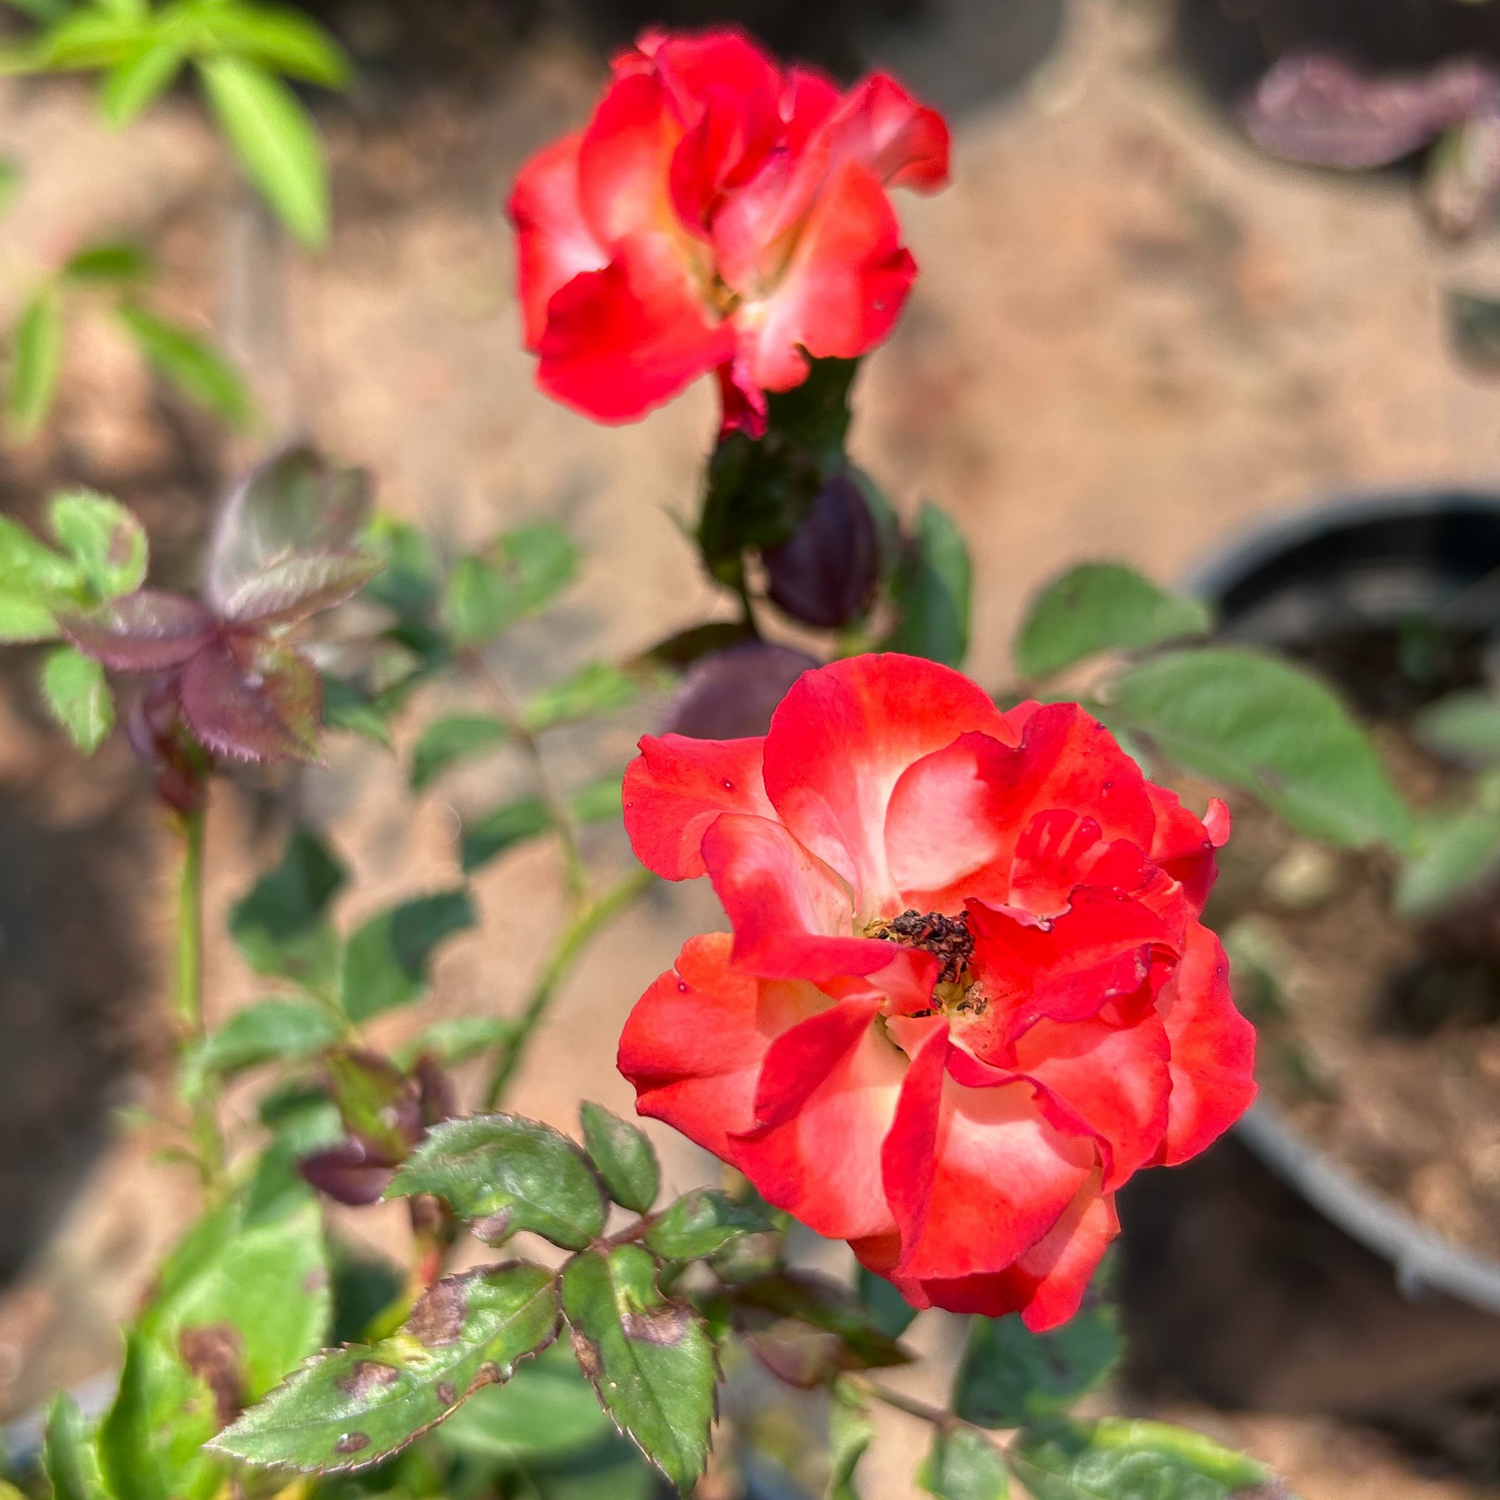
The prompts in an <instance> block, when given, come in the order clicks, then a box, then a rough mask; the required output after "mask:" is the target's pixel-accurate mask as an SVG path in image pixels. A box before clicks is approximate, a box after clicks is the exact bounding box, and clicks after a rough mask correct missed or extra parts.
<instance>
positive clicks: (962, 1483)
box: [917, 1427, 1010, 1500]
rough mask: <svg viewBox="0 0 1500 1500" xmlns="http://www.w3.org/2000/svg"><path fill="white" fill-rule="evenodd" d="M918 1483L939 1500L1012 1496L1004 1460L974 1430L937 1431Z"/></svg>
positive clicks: (996, 1499) (1003, 1499)
mask: <svg viewBox="0 0 1500 1500" xmlns="http://www.w3.org/2000/svg"><path fill="white" fill-rule="evenodd" d="M917 1483H918V1485H920V1486H921V1488H922V1489H924V1490H926V1491H927V1493H928V1494H929V1495H936V1496H937V1497H938V1500H1007V1496H1008V1495H1009V1494H1010V1479H1009V1477H1008V1476H1007V1474H1006V1472H1005V1460H1004V1459H1003V1458H1001V1456H1000V1454H999V1452H998V1451H997V1450H996V1448H995V1446H994V1444H993V1443H991V1442H989V1441H988V1440H986V1439H985V1438H984V1437H983V1436H981V1435H980V1434H979V1433H977V1432H975V1431H974V1429H973V1428H972V1427H953V1428H948V1429H944V1428H941V1427H940V1428H938V1430H937V1431H936V1432H935V1433H934V1434H933V1438H932V1447H931V1448H930V1449H929V1450H928V1454H927V1457H926V1458H924V1459H923V1460H922V1467H921V1468H920V1469H918V1470H917Z"/></svg>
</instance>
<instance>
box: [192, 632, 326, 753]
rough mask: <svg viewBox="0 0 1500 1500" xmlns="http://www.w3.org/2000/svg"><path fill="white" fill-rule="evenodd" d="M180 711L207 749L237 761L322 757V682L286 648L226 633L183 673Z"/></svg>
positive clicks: (302, 658)
mask: <svg viewBox="0 0 1500 1500" xmlns="http://www.w3.org/2000/svg"><path fill="white" fill-rule="evenodd" d="M181 693H182V712H183V715H184V717H185V718H186V719H187V721H188V724H189V726H190V727H191V728H192V731H193V733H194V734H195V735H197V736H198V738H199V739H200V740H201V741H202V742H203V744H204V745H206V746H207V747H208V748H209V749H210V750H213V751H215V752H217V753H218V754H221V755H233V756H236V757H238V758H239V759H241V760H296V761H306V762H310V763H312V764H314V765H317V764H320V763H321V761H322V758H323V752H322V741H321V737H320V730H321V726H322V722H323V682H322V679H321V678H320V677H319V676H318V673H317V670H316V669H315V668H314V667H313V665H312V663H311V662H309V661H308V659H307V658H306V657H305V656H303V655H302V653H301V652H300V651H294V650H292V648H291V647H290V646H282V645H278V644H276V643H274V642H271V641H264V640H260V639H258V638H257V637H255V636H248V635H238V634H234V633H232V632H225V633H224V634H223V635H221V636H219V637H218V639H216V640H215V641H213V642H212V643H211V644H210V645H209V646H207V647H205V648H204V649H203V650H201V651H199V652H198V654H197V655H196V656H194V657H193V659H192V660H191V661H190V662H189V663H188V664H187V666H186V667H185V668H184V670H183V673H182V690H181Z"/></svg>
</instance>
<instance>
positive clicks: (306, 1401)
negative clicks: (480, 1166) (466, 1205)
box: [213, 1262, 558, 1472]
mask: <svg viewBox="0 0 1500 1500" xmlns="http://www.w3.org/2000/svg"><path fill="white" fill-rule="evenodd" d="M557 1323H558V1307H557V1288H556V1284H555V1276H554V1274H553V1273H552V1272H550V1271H547V1270H544V1269H543V1268H542V1267H540V1266H531V1265H525V1264H522V1263H519V1262H513V1263H511V1264H508V1265H503V1266H491V1267H486V1268H483V1269H481V1270H477V1271H470V1272H467V1273H465V1274H464V1275H461V1276H450V1277H447V1278H446V1279H444V1280H442V1281H439V1282H437V1283H436V1284H435V1285H434V1286H433V1287H431V1288H430V1289H429V1290H428V1291H427V1292H426V1293H425V1294H424V1296H423V1297H422V1300H421V1301H420V1302H418V1303H417V1305H416V1307H415V1309H414V1310H413V1312H412V1315H411V1317H410V1318H409V1319H408V1320H407V1322H406V1323H405V1325H404V1326H403V1327H402V1328H401V1329H400V1331H399V1332H397V1333H394V1334H392V1335H391V1336H390V1337H389V1338H386V1339H382V1340H381V1341H380V1342H379V1343H375V1344H367V1345H360V1344H356V1345H354V1346H352V1347H348V1348H344V1349H338V1350H332V1351H330V1352H328V1353H325V1354H323V1355H321V1356H320V1357H319V1358H317V1359H316V1360H314V1361H313V1362H312V1363H310V1364H309V1365H308V1366H307V1367H306V1368H304V1369H302V1370H299V1371H298V1372H297V1374H296V1375H295V1376H293V1377H292V1379H291V1380H289V1381H288V1382H287V1383H286V1384H285V1385H284V1386H282V1387H281V1388H280V1389H279V1390H278V1391H276V1392H275V1393H274V1394H273V1395H272V1396H271V1398H270V1399H269V1400H268V1401H265V1402H263V1403H262V1404H261V1405H260V1406H257V1407H255V1408H253V1409H252V1410H251V1411H248V1412H246V1413H245V1415H244V1416H243V1417H241V1418H240V1419H239V1421H238V1422H236V1423H235V1424H234V1426H232V1427H231V1428H229V1429H228V1430H227V1431H225V1432H223V1433H220V1434H219V1436H218V1437H217V1438H216V1439H215V1440H214V1443H213V1446H214V1448H215V1449H217V1450H218V1451H220V1452H223V1453H228V1454H231V1455H233V1456H234V1457H236V1458H241V1459H245V1460H248V1461H249V1462H251V1463H256V1464H273V1465H277V1466H279V1467H285V1468H292V1469H301V1470H304V1471H310V1470H322V1471H324V1472H329V1471H334V1472H336V1471H340V1470H345V1469H355V1468H363V1467H365V1466H367V1465H369V1464H374V1463H379V1462H380V1461H381V1460H382V1459H384V1458H387V1457H389V1456H390V1455H391V1454H392V1453H395V1452H396V1451H397V1450H399V1449H400V1448H402V1447H404V1446H405V1445H406V1444H407V1443H409V1442H411V1441H412V1439H413V1438H415V1437H417V1436H419V1435H420V1434H421V1433H423V1432H426V1431H427V1430H428V1429H429V1428H431V1427H433V1426H435V1425H436V1424H437V1423H438V1422H441V1421H442V1420H443V1418H444V1417H445V1416H447V1415H448V1413H449V1412H451V1411H452V1410H453V1409H454V1408H455V1407H456V1406H458V1404H459V1403H460V1402H462V1401H463V1400H464V1399H465V1398H467V1397H468V1396H469V1395H471V1394H472V1393H473V1392H474V1391H476V1390H479V1389H480V1388H482V1387H483V1386H486V1385H494V1384H499V1383H501V1382H504V1381H506V1380H508V1379H509V1378H510V1376H511V1374H512V1372H513V1371H514V1369H515V1366H516V1362H517V1361H518V1360H520V1359H523V1358H525V1357H526V1356H527V1355H529V1354H532V1353H534V1352H535V1351H536V1350H537V1349H539V1348H542V1347H544V1346H545V1345H547V1344H549V1343H551V1341H552V1340H553V1338H554V1337H555V1336H556V1332H557Z"/></svg>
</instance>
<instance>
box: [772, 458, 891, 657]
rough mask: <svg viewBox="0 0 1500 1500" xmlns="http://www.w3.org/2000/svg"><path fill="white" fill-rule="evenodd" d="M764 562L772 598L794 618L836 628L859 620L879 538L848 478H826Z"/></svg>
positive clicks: (871, 587) (876, 568) (870, 588)
mask: <svg viewBox="0 0 1500 1500" xmlns="http://www.w3.org/2000/svg"><path fill="white" fill-rule="evenodd" d="M763 558H764V561H765V565H766V574H767V576H768V578H769V580H770V589H769V593H770V595H771V598H772V600H773V601H774V602H775V603H776V604H777V605H778V606H779V607H780V608H781V609H783V610H785V612H786V613H787V614H789V615H790V616H791V617H792V618H793V619H794V620H800V621H801V622H802V623H803V624H804V625H815V626H817V627H819V628H820V629H823V630H835V629H837V628H838V627H839V626H840V625H847V624H848V623H849V622H850V621H851V620H857V619H859V617H860V616H861V615H863V614H864V612H865V611H866V610H867V609H868V608H869V605H870V596H871V594H873V593H874V591H875V583H876V579H877V577H878V576H879V572H880V539H879V537H878V536H877V534H876V531H875V518H874V517H873V516H872V515H871V514H870V507H869V505H868V503H867V502H866V500H865V497H864V494H863V493H862V491H861V490H860V487H859V485H858V484H856V483H855V481H854V479H853V477H852V476H851V475H849V474H848V473H840V474H835V475H834V476H833V478H832V479H830V480H828V482H827V483H826V484H824V486H823V488H822V489H821V490H819V491H818V497H817V499H816V500H814V501H813V507H812V509H811V510H810V511H809V512H808V513H807V519H806V520H805V521H803V523H802V525H801V526H799V527H798V528H797V530H796V532H795V533H794V534H793V536H792V537H791V539H790V540H789V541H785V542H783V543H782V544H781V545H780V546H779V547H771V548H768V549H767V551H766V552H765V553H764V554H763Z"/></svg>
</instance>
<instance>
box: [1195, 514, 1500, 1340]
mask: <svg viewBox="0 0 1500 1500" xmlns="http://www.w3.org/2000/svg"><path fill="white" fill-rule="evenodd" d="M1186 583H1187V587H1188V588H1189V589H1190V590H1191V591H1192V592H1195V593H1198V594H1199V595H1201V596H1202V597H1204V598H1206V599H1208V600H1209V601H1211V602H1212V603H1213V604H1214V605H1215V606H1216V608H1217V609H1218V611H1219V613H1220V616H1221V619H1222V621H1223V633H1224V635H1225V636H1227V637H1229V638H1231V639H1235V640H1242V641H1248V642H1253V643H1256V644H1260V645H1266V646H1272V647H1277V648H1282V649H1289V650H1292V651H1295V652H1298V653H1299V654H1309V655H1312V656H1313V657H1314V658H1316V655H1317V647H1318V643H1319V641H1320V640H1323V639H1327V638H1329V637H1331V636H1335V635H1339V634H1342V633H1344V632H1346V631H1350V630H1357V629H1359V628H1360V627H1369V626H1382V627H1390V626H1396V625H1399V624H1400V623H1401V622H1402V621H1403V620H1405V619H1410V618H1412V617H1427V618H1431V617H1434V616H1435V617H1437V618H1439V619H1441V620H1442V621H1443V622H1444V624H1445V625H1446V626H1448V627H1450V628H1452V629H1454V630H1456V631H1458V632H1460V633H1462V634H1464V635H1466V636H1467V637H1468V639H1469V640H1470V642H1471V645H1472V648H1473V650H1474V653H1475V656H1476V659H1477V658H1479V657H1482V656H1483V654H1484V653H1485V652H1486V651H1488V650H1491V649H1493V647H1494V645H1495V643H1496V642H1497V641H1500V491H1494V492H1491V491H1471V490H1459V489H1453V490H1398V491H1386V492H1376V493H1365V494H1360V495H1355V496H1351V497H1347V498H1342V499H1339V500H1336V501H1334V502H1333V503H1330V504H1325V505H1321V506H1318V507H1316V508H1315V509H1312V510H1309V511H1307V512H1304V513H1301V514H1299V515H1297V516H1294V517H1293V518H1291V519H1289V520H1286V521H1282V522H1278V523H1275V524H1273V525H1271V526H1267V527H1264V528H1261V529H1259V530H1257V531H1255V532H1254V533H1252V534H1250V535H1248V536H1245V537H1242V538H1240V539H1239V540H1237V541H1235V542H1233V543H1231V544H1230V545H1229V546H1228V547H1226V548H1224V549H1223V550H1221V551H1220V552H1218V553H1217V554H1215V555H1214V556H1213V557H1211V558H1209V559H1208V560H1207V561H1206V562H1204V563H1203V564H1202V565H1201V566H1200V567H1199V568H1198V569H1197V570H1196V571H1195V572H1194V573H1193V574H1192V575H1191V576H1190V577H1189V578H1188V579H1187V580H1186ZM1367 686H1368V685H1367ZM1238 1130H1239V1135H1240V1138H1241V1140H1243V1141H1244V1143H1245V1144H1246V1145H1247V1146H1249V1147H1250V1149H1251V1150H1252V1151H1253V1152H1254V1153H1255V1154H1256V1155H1257V1156H1258V1157H1260V1159H1261V1160H1262V1161H1263V1162H1264V1163H1265V1164H1266V1165H1267V1166H1268V1167H1270V1168H1271V1169H1272V1171H1273V1172H1275V1173H1276V1174H1277V1175H1278V1176H1279V1177H1280V1178H1282V1179H1283V1180H1284V1181H1285V1182H1286V1183H1288V1184H1289V1185H1290V1186H1292V1187H1293V1188H1295V1189H1296V1191H1297V1192H1298V1193H1299V1194H1301V1195H1302V1197H1303V1198H1304V1199H1305V1200H1306V1201H1307V1202H1308V1203H1309V1204H1311V1205H1312V1206H1313V1207H1314V1208H1316V1209H1317V1210H1318V1212H1319V1213H1320V1214H1322V1215H1323V1216H1324V1217H1325V1218H1326V1219H1328V1220H1329V1221H1330V1222H1331V1223H1333V1224H1335V1225H1337V1226H1338V1227H1339V1228H1340V1229H1342V1230H1343V1231H1344V1233H1346V1234H1347V1235H1349V1236H1350V1237H1351V1238H1353V1239H1355V1240H1357V1241H1359V1242H1360V1243H1361V1244H1363V1245H1364V1246H1366V1247H1367V1248H1368V1249H1370V1250H1373V1251H1374V1252H1375V1253H1376V1254H1378V1255H1379V1256H1381V1257H1383V1258H1384V1259H1385V1260H1387V1261H1388V1262H1389V1263H1390V1264H1391V1266H1392V1267H1393V1268H1394V1271H1395V1275H1396V1279H1397V1282H1398V1285H1399V1286H1400V1288H1401V1290H1402V1291H1403V1292H1405V1293H1406V1294H1407V1295H1408V1296H1412V1297H1415V1296H1419V1295H1422V1294H1424V1293H1429V1292H1445V1293H1447V1294H1448V1295H1450V1296H1452V1297H1455V1298H1458V1299H1460V1300H1462V1301H1464V1302H1467V1303H1469V1304H1470V1305H1472V1306H1474V1307H1477V1308H1482V1309H1484V1310H1485V1311H1487V1312H1489V1313H1494V1314H1500V1261H1497V1260H1494V1259H1491V1258H1490V1257H1488V1256H1484V1255H1480V1254H1477V1253H1475V1252H1474V1251H1471V1250H1468V1249H1465V1248H1463V1247H1461V1246H1459V1245H1456V1244H1454V1243H1452V1242H1450V1241H1448V1240H1446V1239H1445V1238H1443V1237H1442V1236H1441V1235H1438V1234H1436V1233H1434V1232H1433V1231H1432V1230H1431V1229H1428V1228H1427V1227H1426V1226H1425V1225H1423V1224H1421V1223H1419V1222H1418V1221H1417V1220H1416V1219H1414V1218H1413V1217H1412V1216H1411V1215H1410V1214H1409V1213H1407V1212H1406V1211H1405V1209H1404V1208H1402V1207H1400V1206H1399V1205H1398V1204H1397V1203H1395V1202H1394V1201H1393V1200H1392V1199H1390V1198H1387V1197H1385V1196H1384V1195H1383V1194H1381V1193H1378V1192H1376V1191H1375V1190H1374V1189H1372V1188H1370V1187H1369V1186H1367V1185H1366V1184H1364V1183H1362V1182H1360V1181H1359V1180H1358V1179H1356V1178H1355V1177H1353V1176H1351V1175H1350V1174H1349V1173H1348V1172H1347V1171H1345V1170H1344V1168H1343V1167H1342V1166H1340V1165H1339V1164H1338V1163H1337V1162H1336V1161H1334V1160H1333V1159H1332V1158H1331V1157H1329V1156H1328V1155H1327V1154H1326V1153H1325V1152H1323V1151H1322V1150H1321V1149H1320V1148H1319V1147H1317V1146H1316V1145H1314V1144H1313V1143H1312V1142H1311V1141H1310V1140H1308V1138H1307V1137H1306V1136H1304V1135H1303V1134H1302V1133H1301V1132H1300V1131H1299V1130H1298V1129H1297V1128H1296V1127H1295V1126H1293V1125H1292V1124H1291V1123H1290V1122H1289V1121H1288V1120H1287V1119H1286V1118H1285V1117H1284V1116H1283V1115H1282V1113H1281V1112H1280V1111H1279V1110H1278V1109H1277V1108H1276V1106H1275V1104H1274V1103H1272V1102H1270V1101H1268V1100H1265V1099H1264V1098H1262V1100H1261V1101H1259V1102H1257V1103H1256V1105H1255V1106H1254V1107H1253V1108H1252V1109H1251V1111H1250V1113H1249V1114H1248V1115H1247V1116H1246V1117H1245V1119H1244V1120H1243V1121H1241V1123H1240V1125H1239V1127H1238Z"/></svg>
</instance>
